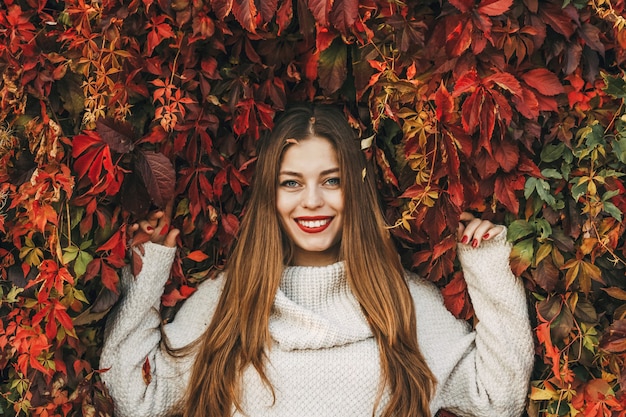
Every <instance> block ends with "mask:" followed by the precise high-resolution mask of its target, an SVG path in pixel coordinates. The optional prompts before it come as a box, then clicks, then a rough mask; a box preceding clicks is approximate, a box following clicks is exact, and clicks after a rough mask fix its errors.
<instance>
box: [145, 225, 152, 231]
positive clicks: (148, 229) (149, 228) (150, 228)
mask: <svg viewBox="0 0 626 417" xmlns="http://www.w3.org/2000/svg"><path fill="white" fill-rule="evenodd" d="M146 230H147V231H148V232H151V231H153V230H154V228H153V227H152V226H148V227H146Z"/></svg>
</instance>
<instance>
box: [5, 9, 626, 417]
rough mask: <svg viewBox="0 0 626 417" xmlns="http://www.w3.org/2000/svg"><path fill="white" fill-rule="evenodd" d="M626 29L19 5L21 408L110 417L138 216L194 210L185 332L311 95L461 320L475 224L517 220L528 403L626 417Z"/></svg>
mask: <svg viewBox="0 0 626 417" xmlns="http://www.w3.org/2000/svg"><path fill="white" fill-rule="evenodd" d="M625 22H626V21H625V20H624V2H623V0H564V1H562V0H551V1H538V0H481V1H478V0H446V1H430V0H423V1H415V0H408V1H405V2H402V1H387V0H360V1H357V0H334V1H333V0H264V1H256V2H255V1H253V0H93V1H91V0H66V1H55V0H4V2H2V3H1V4H0V73H1V74H2V79H1V81H0V159H1V163H0V178H1V183H0V233H1V234H0V236H1V241H0V256H1V265H0V274H1V279H0V414H2V415H7V416H12V415H31V414H32V415H41V416H52V415H62V416H67V415H86V416H92V415H101V416H105V415H111V414H112V407H111V402H110V399H109V397H108V396H107V394H106V390H105V389H104V387H103V385H102V384H101V382H100V381H99V376H98V369H97V367H98V356H99V347H100V345H101V340H102V329H103V324H104V320H103V317H104V316H105V314H106V312H107V311H108V310H109V309H110V308H111V306H112V305H113V304H114V302H115V301H116V300H117V298H118V271H119V268H120V267H122V266H123V265H124V264H126V263H129V262H130V263H133V267H135V268H139V267H141V265H139V264H138V263H137V262H136V260H133V259H127V257H126V253H127V252H126V244H127V242H126V240H127V239H126V228H127V224H129V222H132V221H133V220H134V219H136V218H139V217H141V216H142V215H144V214H145V213H146V212H147V210H150V209H151V208H154V207H161V206H163V204H164V203H165V202H166V201H168V200H169V199H171V198H172V197H174V198H175V201H176V209H175V218H174V223H175V224H176V226H177V227H179V228H181V230H182V231H183V233H182V234H181V236H180V242H179V243H180V251H179V256H178V257H177V260H176V262H175V265H174V268H173V271H172V279H171V282H169V283H168V285H167V288H166V293H165V295H164V296H163V304H164V306H165V307H164V311H163V315H164V317H165V318H166V319H167V318H168V317H171V315H172V313H173V311H175V308H176V305H178V304H179V302H180V301H181V300H183V299H185V298H186V297H188V296H189V295H190V294H191V293H192V292H193V291H194V287H195V285H196V284H197V283H198V282H200V281H202V280H203V279H207V278H210V277H211V276H212V275H213V274H214V273H215V271H217V270H219V269H220V268H222V266H223V263H224V255H225V253H226V252H227V251H228V248H229V246H230V245H231V243H232V241H233V239H234V236H235V235H236V232H237V228H238V218H239V216H240V213H241V210H242V206H243V204H244V202H245V198H246V189H247V186H248V183H249V180H250V177H251V175H252V173H253V168H254V144H255V141H256V140H257V139H258V138H259V137H260V135H262V134H263V132H265V131H267V130H268V129H271V127H272V124H273V119H274V116H275V115H276V114H277V113H278V112H280V111H281V110H283V109H284V108H285V106H286V105H287V103H288V102H289V101H292V100H311V101H325V102H333V103H338V104H340V105H341V106H342V107H343V108H344V110H345V112H346V115H347V116H348V117H349V118H350V121H351V123H352V124H353V126H354V127H355V129H357V130H358V131H359V133H360V135H361V138H362V139H363V145H364V148H365V152H367V154H368V156H369V157H371V158H374V159H375V161H376V162H377V166H378V167H379V172H378V174H379V176H380V188H381V193H382V195H383V196H384V199H385V207H386V210H387V212H386V215H387V217H388V220H389V222H390V224H393V225H395V226H394V227H393V229H392V231H393V233H394V235H395V236H396V237H397V238H398V247H399V249H400V251H401V253H402V255H403V259H404V260H405V264H406V266H407V267H408V268H412V269H414V270H416V271H418V272H419V273H421V274H422V275H424V276H427V277H428V278H429V279H431V280H432V281H435V282H437V283H438V285H439V286H440V287H442V291H443V293H444V297H445V300H446V303H447V305H448V307H449V309H450V310H451V311H453V312H454V313H455V314H456V315H457V316H459V317H462V318H465V319H468V320H471V319H472V318H473V315H472V314H473V313H472V308H471V305H470V304H469V302H468V299H467V296H466V292H465V285H464V281H463V279H462V274H461V273H460V272H458V266H457V265H456V264H455V263H454V258H455V242H454V238H453V231H454V229H455V225H456V222H457V219H458V215H459V213H460V212H461V211H462V210H468V209H469V210H474V211H476V212H480V213H483V216H485V217H487V218H491V219H493V220H494V221H498V222H504V223H506V224H507V225H509V239H510V240H511V241H512V242H514V244H515V246H514V248H513V254H512V259H511V261H512V267H513V269H514V271H515V273H516V274H517V275H520V276H521V277H522V279H523V280H524V282H525V284H526V287H527V289H528V300H529V307H530V311H531V316H532V317H531V319H532V322H533V325H534V326H535V330H536V342H537V343H536V353H537V356H536V359H537V360H536V366H535V370H534V373H533V377H532V387H531V388H530V389H529V403H528V407H527V413H528V414H529V415H531V416H537V415H559V416H575V415H578V414H580V413H582V414H583V415H585V416H624V415H626V394H625V390H624V387H625V386H626V371H625V369H626V366H625V364H624V361H625V360H626V279H625V277H624V275H625V274H624V271H625V261H624V259H625V258H626V246H625V245H624V226H623V213H624V211H626V197H625V196H624V182H623V181H624V180H623V174H624V169H625V167H626V115H625V111H624V105H623V101H624V98H626V81H625V78H624V73H623V70H622V64H623V63H624V60H625V57H626V53H625V48H626V31H625V30H624V25H625Z"/></svg>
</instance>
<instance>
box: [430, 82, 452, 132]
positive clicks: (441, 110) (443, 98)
mask: <svg viewBox="0 0 626 417" xmlns="http://www.w3.org/2000/svg"><path fill="white" fill-rule="evenodd" d="M435 106H436V115H437V120H439V121H440V122H443V123H445V122H449V121H451V120H453V119H454V118H455V117H456V112H454V99H453V98H452V96H451V95H450V92H448V89H447V88H446V86H445V85H444V83H443V81H441V86H440V87H439V89H438V90H437V92H436V93H435Z"/></svg>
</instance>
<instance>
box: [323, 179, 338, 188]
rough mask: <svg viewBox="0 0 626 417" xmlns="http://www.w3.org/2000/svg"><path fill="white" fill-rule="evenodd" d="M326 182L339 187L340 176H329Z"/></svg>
mask: <svg viewBox="0 0 626 417" xmlns="http://www.w3.org/2000/svg"><path fill="white" fill-rule="evenodd" d="M326 184H328V185H330V186H333V187H338V186H339V185H340V184H341V180H340V179H339V177H333V178H329V179H327V180H326Z"/></svg>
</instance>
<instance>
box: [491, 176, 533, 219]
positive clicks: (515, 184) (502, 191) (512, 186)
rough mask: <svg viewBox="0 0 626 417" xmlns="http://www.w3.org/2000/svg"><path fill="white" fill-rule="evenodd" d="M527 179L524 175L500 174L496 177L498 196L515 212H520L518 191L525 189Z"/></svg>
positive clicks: (508, 208) (496, 192)
mask: <svg viewBox="0 0 626 417" xmlns="http://www.w3.org/2000/svg"><path fill="white" fill-rule="evenodd" d="M525 183H526V179H525V178H524V176H523V175H515V174H509V175H500V176H497V177H496V183H495V190H494V192H495V195H496V198H497V199H498V200H499V201H500V202H501V203H502V204H503V205H504V206H505V207H506V208H507V210H509V211H510V212H511V213H513V214H517V213H518V212H519V198H518V197H517V194H516V193H515V192H516V191H519V190H523V189H524V184H525Z"/></svg>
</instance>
